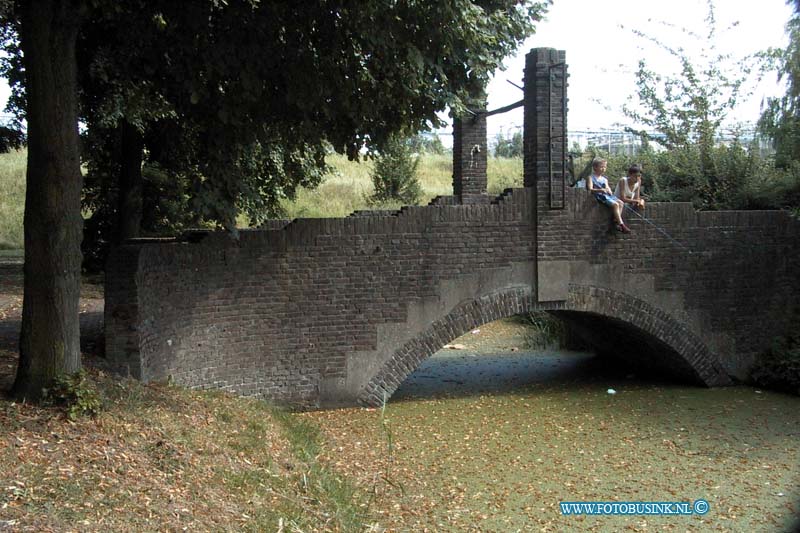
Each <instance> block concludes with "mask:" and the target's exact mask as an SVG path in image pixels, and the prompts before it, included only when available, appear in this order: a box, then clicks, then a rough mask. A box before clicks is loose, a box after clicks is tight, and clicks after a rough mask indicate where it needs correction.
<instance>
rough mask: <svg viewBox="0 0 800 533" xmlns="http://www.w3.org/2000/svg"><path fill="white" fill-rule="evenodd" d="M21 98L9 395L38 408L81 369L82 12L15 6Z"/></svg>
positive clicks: (45, 3) (48, 3)
mask: <svg viewBox="0 0 800 533" xmlns="http://www.w3.org/2000/svg"><path fill="white" fill-rule="evenodd" d="M19 5H20V6H21V7H20V10H21V13H20V15H21V29H20V40H21V45H22V52H23V54H24V62H25V63H24V65H25V75H26V82H25V89H26V93H27V99H28V101H27V109H26V111H27V121H28V170H27V176H26V180H27V192H26V195H25V218H24V223H25V268H24V272H25V295H24V299H23V307H22V331H21V333H20V346H19V348H20V359H19V367H18V368H17V376H16V381H15V382H14V390H13V394H14V396H16V397H17V398H20V399H22V398H25V399H28V400H38V399H40V398H41V395H42V389H43V388H44V387H47V386H49V385H50V384H51V383H52V381H53V379H54V378H55V377H56V376H57V375H59V374H62V373H70V372H75V371H77V370H79V369H80V364H81V361H80V332H79V329H78V298H79V296H80V281H81V280H80V274H81V251H80V244H81V237H82V235H81V231H82V229H81V228H82V225H83V219H82V218H81V184H82V179H83V178H82V176H81V171H80V157H79V146H78V142H79V140H78V120H77V117H78V115H77V109H78V105H77V78H76V68H77V65H76V58H75V42H76V38H77V34H78V26H79V19H80V5H79V3H78V2H69V1H59V0H28V1H26V2H20V4H19Z"/></svg>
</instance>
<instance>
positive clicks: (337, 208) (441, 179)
mask: <svg viewBox="0 0 800 533" xmlns="http://www.w3.org/2000/svg"><path fill="white" fill-rule="evenodd" d="M420 157H421V159H420V163H419V167H418V169H417V173H418V176H419V181H420V184H421V185H422V190H423V197H422V199H421V200H420V204H421V205H425V204H427V203H428V202H429V201H431V200H432V199H433V198H435V197H436V196H440V195H442V196H444V195H450V194H453V160H452V155H450V154H444V155H435V154H424V155H422V156H420ZM328 162H329V163H330V164H331V166H332V167H333V168H334V172H333V173H332V174H331V175H330V176H328V177H327V178H326V179H325V180H324V181H323V183H322V184H321V185H320V186H319V187H317V188H316V189H312V190H308V189H301V190H300V191H299V192H298V194H297V197H296V198H295V199H294V200H293V201H285V202H283V204H282V207H283V208H284V210H285V212H286V216H287V217H288V218H327V217H346V216H347V215H349V214H351V213H352V212H353V211H357V210H359V209H397V208H399V207H400V204H394V203H387V204H381V205H378V206H375V205H370V203H369V201H368V198H369V196H370V195H372V193H373V191H374V187H373V185H372V178H371V174H372V169H373V165H372V162H371V161H369V160H366V161H363V160H362V161H348V160H347V158H346V157H344V156H340V155H333V156H330V157H329V158H328ZM488 181H489V184H488V192H489V194H494V195H497V194H500V193H501V192H503V190H504V189H506V188H509V187H522V159H519V158H515V159H505V158H494V157H492V158H489V162H488Z"/></svg>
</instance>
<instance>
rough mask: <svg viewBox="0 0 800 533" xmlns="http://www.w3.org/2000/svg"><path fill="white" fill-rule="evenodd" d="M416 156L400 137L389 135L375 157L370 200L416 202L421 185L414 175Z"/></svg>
mask: <svg viewBox="0 0 800 533" xmlns="http://www.w3.org/2000/svg"><path fill="white" fill-rule="evenodd" d="M418 166H419V158H417V157H416V156H415V155H414V154H413V150H412V148H411V146H410V144H409V142H408V141H407V139H404V138H402V137H397V136H395V137H392V138H390V139H389V140H388V141H387V143H386V146H385V147H384V149H383V151H382V152H381V153H380V154H378V155H377V156H376V157H375V169H374V170H373V172H372V183H373V185H374V186H375V192H374V193H373V195H372V196H371V198H370V200H371V203H385V202H393V201H399V202H402V203H404V204H407V205H413V204H416V203H418V202H419V199H420V197H421V196H422V187H421V185H420V183H419V179H418V178H417V167H418Z"/></svg>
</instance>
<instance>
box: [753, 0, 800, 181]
mask: <svg viewBox="0 0 800 533" xmlns="http://www.w3.org/2000/svg"><path fill="white" fill-rule="evenodd" d="M786 29H787V31H788V34H789V44H788V46H787V47H786V49H785V50H779V49H770V50H767V51H766V52H764V53H763V54H761V59H762V61H764V63H765V65H766V69H769V70H775V71H777V73H778V81H781V80H785V81H786V83H787V88H786V94H784V95H783V96H781V97H777V98H768V99H767V102H766V104H765V106H764V111H763V113H762V115H761V118H760V120H759V123H758V127H759V130H760V131H761V132H762V133H764V134H765V135H767V136H768V137H770V138H771V139H773V140H774V142H775V161H776V164H777V165H778V166H779V167H782V168H786V167H789V166H791V165H792V164H793V163H796V162H798V161H800V5H798V6H797V8H796V10H795V13H794V15H793V16H792V18H791V19H790V20H789V22H788V24H787V25H786Z"/></svg>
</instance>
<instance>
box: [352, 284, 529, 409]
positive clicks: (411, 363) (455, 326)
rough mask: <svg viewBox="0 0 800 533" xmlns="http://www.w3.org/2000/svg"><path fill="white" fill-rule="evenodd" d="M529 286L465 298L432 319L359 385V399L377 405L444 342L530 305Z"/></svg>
mask: <svg viewBox="0 0 800 533" xmlns="http://www.w3.org/2000/svg"><path fill="white" fill-rule="evenodd" d="M533 308H534V307H533V305H532V296H531V292H530V290H529V289H521V288H520V289H512V290H508V291H502V292H497V293H493V294H489V295H486V296H483V297H481V298H478V299H476V300H471V301H469V302H465V303H463V304H461V305H459V306H457V307H456V308H455V309H453V310H452V311H451V312H450V313H449V314H447V315H446V316H444V317H442V318H440V319H439V320H436V321H435V322H433V323H432V324H431V325H430V326H429V327H428V328H427V329H426V330H425V331H423V332H422V333H421V334H420V335H418V336H417V337H415V338H414V339H411V340H410V341H408V342H406V343H405V344H403V345H402V346H401V347H400V348H399V349H397V350H395V352H394V353H393V354H392V356H391V357H390V358H389V360H388V361H386V362H385V363H384V364H383V365H382V366H381V368H380V370H378V373H377V374H376V375H375V376H374V377H373V378H372V379H371V380H369V382H368V383H367V384H366V385H365V386H364V387H363V388H362V389H361V391H360V393H359V395H358V402H359V403H360V404H362V405H369V406H379V405H381V404H382V403H383V401H384V399H389V398H390V397H391V396H392V394H394V391H396V390H397V388H398V387H399V386H400V384H401V383H402V382H403V381H404V380H405V379H406V378H407V377H408V376H409V375H410V374H411V373H412V372H414V370H416V369H417V367H418V366H419V365H420V364H421V363H422V362H423V361H424V360H425V359H427V358H428V357H430V356H431V355H433V354H434V353H436V352H437V351H439V350H440V349H441V348H442V347H443V346H444V345H445V344H447V343H448V342H450V341H452V340H453V339H456V338H458V337H460V336H461V335H463V334H465V333H467V332H468V331H471V330H473V329H475V328H477V327H479V326H482V325H483V324H486V323H489V322H493V321H495V320H499V319H501V318H506V317H509V316H512V315H516V314H519V313H525V312H528V311H531V310H532V309H533Z"/></svg>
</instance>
